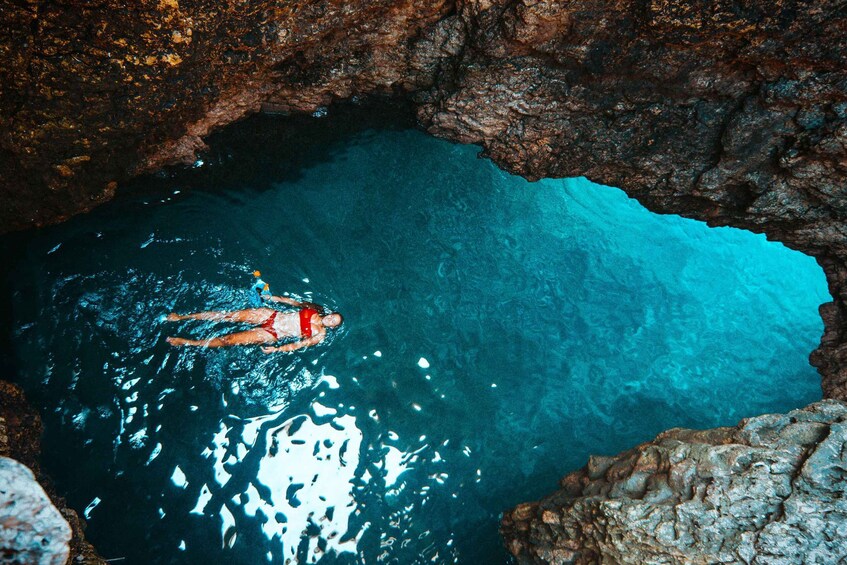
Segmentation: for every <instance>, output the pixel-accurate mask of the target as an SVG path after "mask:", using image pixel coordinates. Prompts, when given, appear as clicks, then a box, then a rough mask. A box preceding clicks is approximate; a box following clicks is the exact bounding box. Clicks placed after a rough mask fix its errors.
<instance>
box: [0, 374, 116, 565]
mask: <svg viewBox="0 0 847 565" xmlns="http://www.w3.org/2000/svg"><path fill="white" fill-rule="evenodd" d="M41 432H42V425H41V418H40V417H39V415H38V413H37V412H36V411H35V410H34V409H33V408H32V407H31V406H30V405H29V404H28V403H27V401H26V398H25V397H24V394H23V391H22V390H21V388H20V387H19V386H17V385H15V384H12V383H9V382H6V381H2V380H0V461H11V460H12V459H14V460H16V461H17V462H18V463H21V464H22V465H19V466H20V467H23V468H24V469H26V470H28V471H31V472H30V475H29V478H26V477H23V478H22V479H21V481H22V482H21V483H18V484H17V486H15V485H12V486H11V487H9V488H11V489H12V490H6V491H5V494H3V493H2V492H0V507H3V508H5V511H6V512H7V514H6V515H5V517H4V516H0V563H42V562H44V563H52V562H53V561H51V559H53V557H51V556H52V555H56V553H55V552H53V550H51V553H49V554H45V555H46V557H45V558H44V559H47V561H41V560H39V559H35V558H33V559H29V558H28V557H27V555H33V554H23V555H21V554H19V553H18V551H19V549H15V550H14V551H12V550H11V549H10V550H9V552H8V554H6V553H4V551H5V550H6V547H7V546H6V545H4V544H5V543H8V542H9V540H10V539H11V540H14V539H18V536H19V535H20V536H22V537H21V538H20V539H29V538H27V536H31V535H40V534H37V533H35V532H36V531H45V532H47V531H49V532H53V533H51V534H50V535H47V534H45V536H44V539H46V540H47V544H46V545H45V547H47V546H50V547H55V544H54V542H55V541H56V540H58V539H59V538H60V537H61V538H62V539H64V543H65V546H66V549H67V546H68V543H69V552H68V551H66V552H65V557H66V561H67V562H68V563H74V564H84V565H103V564H104V563H105V561H103V559H102V558H101V557H100V556H99V555H97V552H96V551H95V550H94V548H93V547H92V546H91V544H90V543H88V542H87V541H86V540H85V536H84V531H85V525H84V524H83V522H82V521H81V520H80V519H79V516H77V513H76V512H74V511H73V510H71V509H70V508H68V507H67V505H66V504H65V500H64V499H63V498H62V497H60V496H59V495H57V494H56V490H55V488H54V487H53V484H52V482H51V481H50V479H49V478H48V477H47V476H45V475H44V473H43V472H42V471H41V466H40V465H39V462H38V459H39V456H40V454H41ZM7 458H9V459H7ZM4 469H6V471H5V472H6V473H9V474H7V475H4V476H3V477H0V491H4V489H5V485H6V484H7V483H6V480H7V479H8V478H9V477H19V476H22V475H25V474H26V473H21V472H20V470H19V469H17V468H16V467H15V466H14V465H10V464H7V465H6V467H4ZM32 476H34V477H35V479H36V480H37V481H38V483H37V484H36V486H38V485H40V487H38V488H39V489H43V490H41V493H42V495H43V494H44V493H45V492H46V496H47V497H49V500H47V504H49V503H50V502H52V504H51V507H52V508H53V510H54V511H55V513H56V514H58V515H59V520H61V521H62V523H64V525H65V526H64V527H65V528H67V531H68V534H69V535H68V536H65V535H64V529H63V528H62V527H61V526H59V525H58V522H55V521H54V520H53V517H51V516H52V514H51V513H50V512H49V510H47V509H46V506H45V510H43V515H44V516H48V517H49V519H45V520H41V519H38V520H36V521H35V522H33V518H32V516H33V515H35V516H38V513H36V514H33V513H32V512H24V511H23V510H22V509H21V507H20V505H18V504H16V506H15V507H14V508H12V507H10V506H9V501H11V500H14V499H15V497H16V496H20V491H19V490H17V489H18V487H19V486H21V485H24V486H25V485H27V484H29V481H30V479H31V477H32ZM21 488H23V487H22V486H21ZM33 491H34V487H33V488H32V489H31V488H30V487H26V489H25V490H24V491H23V492H24V493H30V492H33ZM15 493H18V494H17V495H16V494H15ZM23 496H24V497H25V498H26V500H27V501H29V502H30V504H29V505H30V507H33V506H32V505H35V506H36V507H40V505H42V502H43V501H42V500H41V498H40V496H41V495H35V494H32V495H31V494H24V495H23ZM19 512H20V515H18V514H17V513H19ZM41 522H43V524H41V525H39V523H41ZM49 524H53V525H52V526H50V525H49ZM19 528H20V532H19V530H18V529H19ZM59 534H61V535H59ZM4 536H5V537H4ZM68 538H70V540H69V541H68ZM36 541H38V543H41V541H40V539H37V540H36ZM8 547H10V548H11V547H12V546H8ZM15 547H18V546H15ZM4 559H5V560H6V561H4ZM64 562H65V561H61V563H64Z"/></svg>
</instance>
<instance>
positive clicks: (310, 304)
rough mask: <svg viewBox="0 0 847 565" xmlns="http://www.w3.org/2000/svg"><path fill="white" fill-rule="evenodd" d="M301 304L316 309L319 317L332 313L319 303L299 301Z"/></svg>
mask: <svg viewBox="0 0 847 565" xmlns="http://www.w3.org/2000/svg"><path fill="white" fill-rule="evenodd" d="M300 304H302V305H303V306H305V307H306V308H311V309H312V310H316V311H317V313H318V314H320V315H321V317H323V316H326V315H327V314H332V312H330V311H329V310H327V309H326V308H324V307H323V306H321V305H320V304H315V303H314V302H301V303H300Z"/></svg>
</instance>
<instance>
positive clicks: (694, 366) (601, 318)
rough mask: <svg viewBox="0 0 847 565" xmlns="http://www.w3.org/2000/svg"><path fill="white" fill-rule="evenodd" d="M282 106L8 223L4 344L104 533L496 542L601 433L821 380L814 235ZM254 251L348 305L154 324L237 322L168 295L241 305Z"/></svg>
mask: <svg viewBox="0 0 847 565" xmlns="http://www.w3.org/2000/svg"><path fill="white" fill-rule="evenodd" d="M287 123H288V122H285V121H284V120H278V119H273V118H264V119H261V120H259V119H257V120H251V121H248V122H246V123H244V124H241V125H239V126H235V128H234V129H232V130H230V132H229V133H228V134H227V135H228V137H224V138H223V139H222V140H220V141H219V142H218V145H217V146H213V150H212V152H210V154H209V155H208V156H206V157H205V158H204V161H205V162H203V163H200V162H198V163H197V168H196V170H194V171H192V172H183V173H178V174H175V175H172V176H163V177H160V178H158V179H148V180H146V181H142V183H141V184H142V185H145V186H142V187H140V188H144V189H145V191H146V193H139V194H137V195H135V196H133V195H125V196H124V197H123V198H122V199H120V200H119V201H118V202H115V203H113V204H110V205H108V206H105V207H103V208H101V209H99V210H98V211H96V212H94V213H92V214H90V215H87V216H84V217H78V218H75V219H73V220H71V221H69V222H67V223H66V224H63V225H61V226H57V227H54V228H50V229H45V230H41V231H39V232H31V233H28V234H23V235H18V236H13V237H12V238H7V239H6V243H7V244H8V245H7V251H6V252H5V253H6V254H7V258H6V261H7V264H9V265H10V270H9V272H10V277H9V280H8V282H7V284H8V286H9V290H10V293H11V294H10V296H11V311H10V312H9V316H10V318H11V327H12V335H11V352H10V354H8V355H7V357H8V359H9V360H10V361H8V362H7V363H10V364H11V365H13V366H14V368H15V370H16V371H17V373H18V374H19V375H20V380H21V381H22V383H23V384H24V385H25V387H26V388H27V390H28V391H29V392H30V394H31V396H32V397H33V398H34V399H35V401H36V402H37V403H38V404H39V405H40V406H41V407H42V409H43V410H44V413H45V421H46V424H47V428H48V429H47V435H46V438H45V444H46V448H47V456H46V458H47V461H46V463H47V466H48V468H49V470H50V471H51V472H52V473H53V475H54V476H55V477H56V479H57V482H58V483H59V487H60V489H61V490H63V491H64V492H65V493H67V497H68V500H69V502H70V503H71V504H72V505H73V506H75V507H76V508H78V509H79V510H80V511H81V512H84V513H85V515H86V516H87V518H88V522H89V529H88V536H89V538H90V539H91V540H92V541H93V542H94V543H95V545H97V547H98V548H99V549H100V551H101V553H103V555H104V556H105V557H107V558H115V557H125V558H126V560H125V561H122V562H123V563H204V562H205V563H218V562H224V560H226V561H228V562H232V563H263V562H269V561H273V562H276V563H282V562H285V560H286V559H289V558H293V559H296V560H298V561H299V562H301V563H305V562H309V563H311V562H314V561H316V560H320V561H321V562H322V563H336V562H338V563H404V564H405V563H416V562H436V563H441V562H459V563H496V562H504V561H505V560H506V553H505V551H504V550H503V549H502V547H501V546H502V542H501V541H500V539H499V537H498V534H497V524H498V516H499V514H500V513H501V512H502V511H503V510H505V509H507V508H509V507H511V506H513V505H515V504H516V503H518V502H522V501H525V500H530V499H533V498H535V497H538V496H541V495H543V494H546V493H548V492H550V491H552V490H554V489H555V488H556V483H557V480H558V479H559V478H560V477H561V476H563V475H564V474H566V473H567V472H569V471H571V470H574V469H576V468H578V467H580V466H582V465H583V464H584V463H585V461H586V459H587V457H588V455H589V454H592V453H603V454H612V453H615V452H618V451H620V450H622V449H625V448H628V447H631V446H633V445H634V444H636V443H638V442H641V441H645V440H648V439H650V438H652V437H653V436H654V435H655V434H656V433H658V432H659V431H661V430H663V429H666V428H669V427H673V426H689V427H697V428H703V427H712V426H717V425H730V424H734V423H736V422H737V420H739V419H740V418H742V417H744V416H750V415H754V414H759V413H763V412H767V411H782V410H787V409H790V408H793V407H797V406H801V405H804V404H806V403H808V402H810V401H813V400H815V399H817V398H819V397H820V387H819V377H818V375H817V373H816V372H815V371H814V369H813V368H812V367H810V366H809V364H808V361H807V356H808V354H809V352H810V351H811V350H812V349H813V348H814V347H815V346H816V345H817V342H818V340H819V338H820V334H821V331H822V323H821V320H820V318H819V317H818V315H817V306H818V304H820V303H821V302H824V301H827V300H829V296H828V294H827V291H826V286H825V281H824V277H823V274H822V271H821V270H820V268H819V267H818V266H817V265H816V263H815V262H814V260H812V259H811V258H809V257H805V256H803V255H801V254H799V253H796V252H793V251H790V250H788V249H786V248H785V247H783V246H782V245H781V244H778V243H771V242H768V241H766V240H765V238H764V237H763V236H759V235H753V234H751V233H746V232H742V231H739V230H733V229H728V228H722V229H709V228H707V227H706V226H705V225H704V224H701V223H698V222H694V221H691V220H685V219H681V218H679V217H673V216H657V215H653V214H650V213H649V212H647V211H646V210H644V209H643V208H642V207H641V206H640V205H639V204H637V203H636V202H635V201H633V200H630V199H628V198H627V197H626V195H625V194H623V193H622V192H621V191H619V190H617V189H614V188H609V187H603V186H598V185H595V184H592V183H590V182H588V181H586V180H584V179H570V180H546V181H542V182H538V183H527V182H526V181H524V180H522V179H520V178H517V177H513V176H510V175H508V174H505V173H503V172H502V171H500V170H498V169H496V168H495V167H494V166H493V165H491V163H489V162H488V161H486V160H481V159H476V154H477V152H478V148H475V147H471V146H459V145H452V144H450V143H447V142H444V141H440V140H436V139H433V138H431V137H428V136H426V135H425V134H423V133H420V132H418V131H415V130H397V129H379V128H377V129H364V130H357V129H356V128H352V129H349V130H345V131H344V133H343V135H342V134H339V135H338V136H337V137H333V135H332V134H331V133H328V132H329V131H330V129H331V128H329V126H325V125H320V124H318V125H315V126H314V128H316V129H314V130H309V129H308V128H309V127H312V126H307V127H306V129H304V130H298V131H299V133H298V137H293V136H291V135H288V137H286V136H285V135H282V134H281V133H280V132H286V131H289V130H287V129H286V127H288V126H287V125H286V124H287ZM277 134H279V136H278V137H275V136H276V135H277ZM256 135H258V136H259V139H260V141H259V142H256V141H245V140H248V139H252V137H251V136H256ZM145 183H146V184H145ZM150 193H152V194H154V196H149V195H146V194H150ZM12 247H13V248H14V249H11V248H12ZM254 269H260V270H261V271H262V274H263V278H264V280H266V281H268V282H269V283H270V284H271V289H272V290H273V291H275V292H278V293H281V292H290V293H292V294H293V295H295V296H299V297H303V298H308V299H310V300H313V301H316V302H320V303H323V304H327V305H330V306H331V307H333V308H337V309H338V310H339V311H341V312H342V313H343V314H344V315H345V317H346V322H345V325H344V327H343V330H342V331H341V332H340V333H338V334H337V335H335V336H334V338H333V339H332V340H331V341H330V343H327V344H323V345H321V346H318V347H316V348H312V349H310V350H306V351H304V352H301V353H298V354H289V355H285V354H278V355H265V354H263V353H261V351H259V350H258V349H257V348H254V347H245V348H237V349H221V350H214V351H210V350H200V349H191V350H189V349H183V350H175V349H173V348H171V347H169V346H168V345H167V344H166V343H165V342H164V337H165V336H167V335H182V336H196V335H213V334H218V333H221V332H224V331H226V329H227V328H225V327H223V326H221V325H215V324H208V323H207V324H204V323H183V324H175V325H170V324H163V323H160V322H159V321H158V318H159V316H160V315H162V314H163V313H166V312H169V311H172V310H176V311H179V312H189V311H196V310H201V309H238V308H242V307H246V305H247V300H246V293H247V289H248V287H249V285H250V284H251V282H252V276H251V274H250V273H251V272H252V271H253V270H254Z"/></svg>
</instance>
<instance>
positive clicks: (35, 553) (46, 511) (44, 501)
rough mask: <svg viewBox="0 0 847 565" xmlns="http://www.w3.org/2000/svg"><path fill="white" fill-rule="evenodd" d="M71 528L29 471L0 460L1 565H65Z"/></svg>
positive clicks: (5, 460) (0, 458) (15, 463)
mask: <svg viewBox="0 0 847 565" xmlns="http://www.w3.org/2000/svg"><path fill="white" fill-rule="evenodd" d="M70 539H71V527H70V526H69V525H68V523H67V522H66V521H65V520H64V518H62V515H61V514H60V513H59V511H58V510H57V509H56V507H55V506H53V503H52V502H50V499H49V498H48V497H47V493H45V492H44V489H43V488H41V485H39V484H38V483H37V482H36V480H35V476H34V475H33V474H32V471H30V470H29V469H27V468H26V467H25V466H24V465H21V464H20V463H18V462H17V461H15V460H14V459H9V458H8V457H0V563H38V564H44V565H64V563H65V562H66V561H67V560H68V554H69V552H70V548H69V547H68V542H69V541H70Z"/></svg>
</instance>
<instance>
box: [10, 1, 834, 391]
mask: <svg viewBox="0 0 847 565" xmlns="http://www.w3.org/2000/svg"><path fill="white" fill-rule="evenodd" d="M0 17H2V19H3V23H4V24H5V25H4V28H3V31H2V32H0V56H2V60H3V61H4V63H3V65H2V66H0V116H1V117H2V123H3V127H2V130H0V168H2V171H3V172H2V177H1V178H2V181H0V201H2V203H3V205H2V208H0V226H2V229H0V231H7V230H10V229H19V228H24V227H27V226H32V225H41V224H44V223H50V222H56V221H60V220H61V219H63V218H66V217H67V216H69V215H71V214H74V213H79V212H81V211H84V210H87V209H89V208H91V207H92V206H94V205H97V204H99V203H101V202H103V201H105V200H108V199H109V198H111V197H112V195H113V194H114V192H115V190H116V188H117V187H118V186H119V185H120V183H121V182H123V181H125V180H126V179H128V178H130V177H131V176H133V175H137V174H139V173H141V172H145V171H153V170H156V169H158V168H160V167H162V166H164V165H166V164H172V163H179V162H182V163H186V162H191V161H193V160H194V159H195V158H196V153H197V152H198V151H200V150H202V149H203V148H204V143H203V141H202V138H203V136H204V135H206V134H207V133H209V132H210V131H212V130H213V129H214V128H216V127H221V126H224V125H226V124H228V123H231V122H232V121H234V120H237V119H239V118H241V117H244V116H246V115H248V114H250V113H254V112H257V111H260V110H261V109H263V108H264V109H266V110H273V111H282V112H289V111H313V110H315V109H316V108H319V107H321V106H324V105H327V104H329V103H331V102H332V101H334V100H341V99H349V98H353V97H361V96H367V95H371V94H388V95H403V96H406V95H408V96H410V97H412V98H413V100H414V101H415V103H416V104H417V105H418V108H419V118H420V122H421V124H422V125H423V126H424V127H426V128H427V129H428V130H429V131H430V132H432V133H433V134H435V135H439V136H442V137H446V138H449V139H453V140H457V141H461V142H466V143H479V144H481V145H483V146H484V148H485V150H486V154H487V155H488V156H489V157H490V158H491V159H493V160H494V161H495V162H496V163H497V164H498V165H500V166H501V167H503V168H504V169H506V170H509V171H511V172H515V173H518V174H521V175H524V176H526V177H528V178H530V179H536V178H541V177H564V176H578V175H585V176H587V177H589V178H590V179H592V180H594V181H596V182H601V183H604V184H610V185H614V186H619V187H621V188H623V189H624V190H626V191H627V192H628V193H629V194H630V195H632V196H634V197H636V198H638V199H639V200H640V201H641V202H642V203H643V204H645V205H646V206H647V207H648V208H650V209H651V210H654V211H657V212H673V213H678V214H682V215H684V216H688V217H693V218H697V219H701V220H705V221H707V222H709V223H710V224H711V225H733V226H737V227H741V228H746V229H749V230H752V231H756V232H765V233H767V235H768V237H770V238H771V239H776V240H779V241H782V242H784V243H786V244H787V245H789V246H791V247H794V248H796V249H799V250H801V251H804V252H806V253H809V254H811V255H814V256H815V257H817V258H818V260H819V262H820V263H821V265H822V266H823V267H824V270H825V271H826V274H827V277H828V279H829V283H830V291H831V293H832V295H833V298H834V302H833V303H832V304H830V305H827V306H825V307H824V308H823V309H822V315H823V317H824V320H825V322H826V334H825V336H824V338H823V340H822V344H821V347H820V349H818V350H817V351H816V352H815V354H814V355H813V362H814V363H815V364H816V366H817V367H818V368H819V369H820V371H821V373H822V375H823V377H824V379H823V387H824V393H825V396H826V397H832V398H847V346H845V342H847V329H845V328H847V310H845V303H847V302H845V301H847V227H845V224H844V221H843V220H844V216H845V213H847V198H845V192H847V191H845V181H844V178H845V172H847V63H845V61H847V5H845V4H844V3H843V2H840V1H836V0H819V1H816V2H812V3H809V2H799V1H792V0H783V1H777V2H771V1H765V0H746V1H744V2H735V1H727V0H721V1H717V2H713V1H706V0H698V1H693V2H691V1H686V2H680V1H677V0H619V1H617V2H596V1H591V0H576V1H570V2H559V1H553V0H519V1H514V0H509V1H505V0H501V1H494V0H468V1H458V2H454V1H452V0H427V1H424V2H413V1H412V0H358V1H353V2H328V1H323V2H315V1H313V2H303V1H299V2H297V1H295V2H287V3H284V4H282V3H277V2H271V1H270V0H257V1H251V2H244V1H241V0H227V1H218V0H214V1H213V0H208V1H204V0H182V1H180V0H144V1H140V2H136V3H131V4H126V3H124V2H120V1H118V0H105V1H102V2H98V3H94V4H92V3H86V2H81V1H79V0H64V1H62V2H49V3H48V2H40V1H36V0H16V1H9V0H6V1H5V2H4V10H3V12H2V15H1V16H0Z"/></svg>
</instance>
